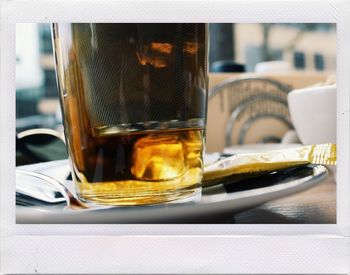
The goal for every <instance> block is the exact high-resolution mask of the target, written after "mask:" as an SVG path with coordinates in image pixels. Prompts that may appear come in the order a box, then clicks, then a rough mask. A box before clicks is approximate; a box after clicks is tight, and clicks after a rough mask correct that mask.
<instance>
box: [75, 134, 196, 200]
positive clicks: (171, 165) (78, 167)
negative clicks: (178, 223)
mask: <svg viewBox="0 0 350 275" xmlns="http://www.w3.org/2000/svg"><path fill="white" fill-rule="evenodd" d="M202 137H203V130H200V129H183V130H181V129H179V130H176V131H171V132H169V131H157V132H156V131H155V132H151V133H142V132H141V133H130V134H121V135H120V134H119V135H107V136H101V137H94V136H89V137H87V136H85V137H78V136H76V135H75V133H72V136H71V137H70V139H71V140H77V139H79V138H83V139H84V142H85V143H86V147H85V149H84V150H81V149H80V148H81V147H80V146H78V148H75V146H74V145H73V146H72V147H73V148H71V152H72V160H73V163H74V171H75V175H74V176H75V180H76V183H77V192H78V194H79V196H80V197H81V198H83V199H85V200H88V201H92V202H96V203H99V204H118V205H128V204H149V203H159V202H163V201H172V200H176V199H179V198H182V197H187V196H188V195H190V194H192V195H195V194H196V193H197V192H198V187H199V186H200V182H201V178H202ZM116 145H117V146H116Z"/></svg>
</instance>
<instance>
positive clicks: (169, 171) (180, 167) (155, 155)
mask: <svg viewBox="0 0 350 275" xmlns="http://www.w3.org/2000/svg"><path fill="white" fill-rule="evenodd" d="M132 162H133V163H132V166H131V173H132V174H133V176H134V177H135V178H137V179H140V180H170V179H174V178H177V177H179V176H181V175H183V174H184V173H185V171H186V164H185V158H184V150H183V146H182V142H181V141H180V139H179V138H178V137H177V136H173V135H156V134H153V135H149V136H146V137H143V138H140V139H139V140H138V141H137V142H136V143H135V144H134V148H133V154H132Z"/></svg>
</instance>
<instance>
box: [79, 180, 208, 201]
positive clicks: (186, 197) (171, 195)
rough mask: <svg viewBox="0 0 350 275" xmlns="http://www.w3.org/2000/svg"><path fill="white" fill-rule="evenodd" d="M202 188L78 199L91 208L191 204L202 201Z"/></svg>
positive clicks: (95, 195)
mask: <svg viewBox="0 0 350 275" xmlns="http://www.w3.org/2000/svg"><path fill="white" fill-rule="evenodd" d="M201 191H202V188H201V187H200V185H198V184H197V185H195V186H192V187H186V188H183V189H178V190H174V191H172V192H165V193H149V194H147V193H146V194H142V193H140V194H138V195H133V196H127V195H123V194H120V193H118V194H116V193H109V194H108V195H107V194H86V193H85V194H81V193H77V195H78V198H79V199H80V200H81V201H83V202H85V203H87V204H88V205H89V206H91V207H97V206H132V205H153V204H162V203H171V204H178V203H189V202H198V201H200V199H201V193H202V192H201Z"/></svg>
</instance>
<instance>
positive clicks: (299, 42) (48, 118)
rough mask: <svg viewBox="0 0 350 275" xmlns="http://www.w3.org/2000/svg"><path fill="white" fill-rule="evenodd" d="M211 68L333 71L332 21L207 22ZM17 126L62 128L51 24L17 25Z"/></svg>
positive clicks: (222, 70) (223, 70)
mask: <svg viewBox="0 0 350 275" xmlns="http://www.w3.org/2000/svg"><path fill="white" fill-rule="evenodd" d="M209 28H210V53H209V63H210V64H209V70H210V72H211V74H215V73H221V74H222V73H254V72H262V71H263V70H264V69H265V67H261V66H260V67H259V64H261V62H265V61H283V62H281V63H280V64H279V67H278V70H279V71H280V72H281V71H285V70H289V71H293V72H308V73H309V72H312V73H317V72H320V73H323V74H327V75H328V74H332V73H334V72H335V69H336V26H335V24H328V23H327V24H326V23H325V24H321V23H316V24H309V23H308V24H301V23H298V24H270V23H269V24H210V25H209ZM16 117H17V120H16V128H17V129H16V130H17V132H20V131H23V130H26V129H32V128H39V127H40V128H52V129H57V130H61V129H62V125H61V123H62V119H61V114H60V109H59V101H58V91H57V86H56V77H55V69H54V60H53V53H52V41H51V30H50V24H27V23H26V24H17V29H16Z"/></svg>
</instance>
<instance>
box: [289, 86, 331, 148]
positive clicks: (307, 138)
mask: <svg viewBox="0 0 350 275" xmlns="http://www.w3.org/2000/svg"><path fill="white" fill-rule="evenodd" d="M336 91H337V88H336V85H329V86H319V87H309V88H304V89H298V90H293V91H291V92H290V93H289V94H288V105H289V111H290V114H291V118H292V121H293V124H294V127H295V130H296V131H297V134H298V136H299V138H300V140H301V141H302V143H303V144H305V145H310V144H320V143H336V98H337V97H336Z"/></svg>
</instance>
